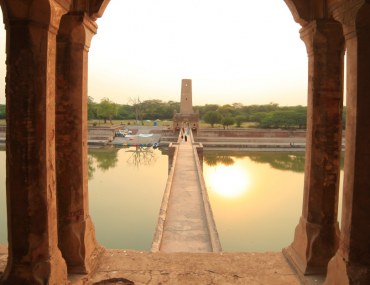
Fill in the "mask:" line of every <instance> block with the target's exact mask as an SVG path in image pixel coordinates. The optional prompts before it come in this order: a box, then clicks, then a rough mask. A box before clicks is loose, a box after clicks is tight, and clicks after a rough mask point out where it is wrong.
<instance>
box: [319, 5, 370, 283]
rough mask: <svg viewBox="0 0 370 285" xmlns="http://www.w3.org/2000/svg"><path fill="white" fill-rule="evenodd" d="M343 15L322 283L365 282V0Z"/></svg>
mask: <svg viewBox="0 0 370 285" xmlns="http://www.w3.org/2000/svg"><path fill="white" fill-rule="evenodd" d="M349 14H350V15H351V17H346V20H351V22H352V23H346V25H345V27H346V29H345V36H346V47H347V119H346V123H347V125H346V150H345V159H344V183H343V184H344V185H343V208H342V223H341V236H340V245H339V249H338V251H337V253H336V255H335V257H334V258H333V259H332V260H331V261H330V263H329V266H328V274H327V279H326V282H325V284H326V285H334V284H335V285H341V284H351V285H352V284H356V285H365V284H370V179H369V169H370V131H369V130H370V116H369V110H370V96H369V92H370V64H369V62H370V4H365V5H363V6H362V8H361V9H360V10H359V11H358V12H357V14H356V13H353V10H352V11H349Z"/></svg>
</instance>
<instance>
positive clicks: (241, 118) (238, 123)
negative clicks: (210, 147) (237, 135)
mask: <svg viewBox="0 0 370 285" xmlns="http://www.w3.org/2000/svg"><path fill="white" fill-rule="evenodd" d="M244 121H245V117H244V116H243V115H237V116H235V124H236V126H237V127H238V128H240V127H241V126H242V123H243V122H244Z"/></svg>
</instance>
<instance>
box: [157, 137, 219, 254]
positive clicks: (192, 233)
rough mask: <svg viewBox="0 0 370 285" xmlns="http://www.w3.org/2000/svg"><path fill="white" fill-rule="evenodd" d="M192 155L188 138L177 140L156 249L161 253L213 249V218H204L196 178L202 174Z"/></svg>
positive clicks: (203, 209) (204, 204) (210, 250)
mask: <svg viewBox="0 0 370 285" xmlns="http://www.w3.org/2000/svg"><path fill="white" fill-rule="evenodd" d="M195 155H196V154H195V152H194V150H193V145H192V143H191V139H190V137H189V139H188V141H187V142H185V141H183V140H180V141H179V145H178V152H177V157H176V160H175V165H174V166H173V167H175V170H174V174H173V177H172V187H171V192H170V195H169V200H168V204H167V210H166V217H165V222H164V226H163V235H162V240H161V245H160V249H159V250H160V251H162V252H212V251H215V249H213V248H212V241H211V237H210V228H209V227H212V226H213V223H211V225H210V223H209V221H210V218H211V219H212V221H213V217H207V214H208V213H207V211H206V209H205V207H206V206H207V205H206V203H205V201H204V198H203V194H202V184H201V181H200V179H203V176H202V175H203V174H202V173H199V172H198V168H197V165H196V159H198V158H197V157H195ZM169 179H170V178H169ZM203 191H204V190H203ZM207 203H208V199H207ZM208 215H209V214H208ZM217 239H218V237H217ZM216 251H218V250H216Z"/></svg>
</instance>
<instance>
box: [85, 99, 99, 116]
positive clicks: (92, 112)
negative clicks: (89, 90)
mask: <svg viewBox="0 0 370 285" xmlns="http://www.w3.org/2000/svg"><path fill="white" fill-rule="evenodd" d="M97 118H98V107H97V104H96V103H95V102H94V98H93V97H91V96H88V97H87V119H88V120H92V119H97Z"/></svg>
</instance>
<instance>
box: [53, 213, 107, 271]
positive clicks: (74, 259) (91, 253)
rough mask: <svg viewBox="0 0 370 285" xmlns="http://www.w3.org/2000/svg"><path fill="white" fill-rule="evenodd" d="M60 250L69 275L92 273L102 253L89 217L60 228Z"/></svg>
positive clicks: (102, 249)
mask: <svg viewBox="0 0 370 285" xmlns="http://www.w3.org/2000/svg"><path fill="white" fill-rule="evenodd" d="M60 248H61V251H62V254H63V257H64V259H65V260H66V263H67V267H68V273H69V274H88V273H90V272H92V271H93V270H94V269H95V267H96V265H97V261H98V259H99V256H100V255H101V253H102V252H103V251H104V248H103V247H102V246H100V245H99V244H98V242H97V241H96V239H95V228H94V225H93V223H92V221H91V218H90V216H89V217H88V218H86V220H85V221H83V222H78V223H70V224H65V225H64V226H61V228H60Z"/></svg>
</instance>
